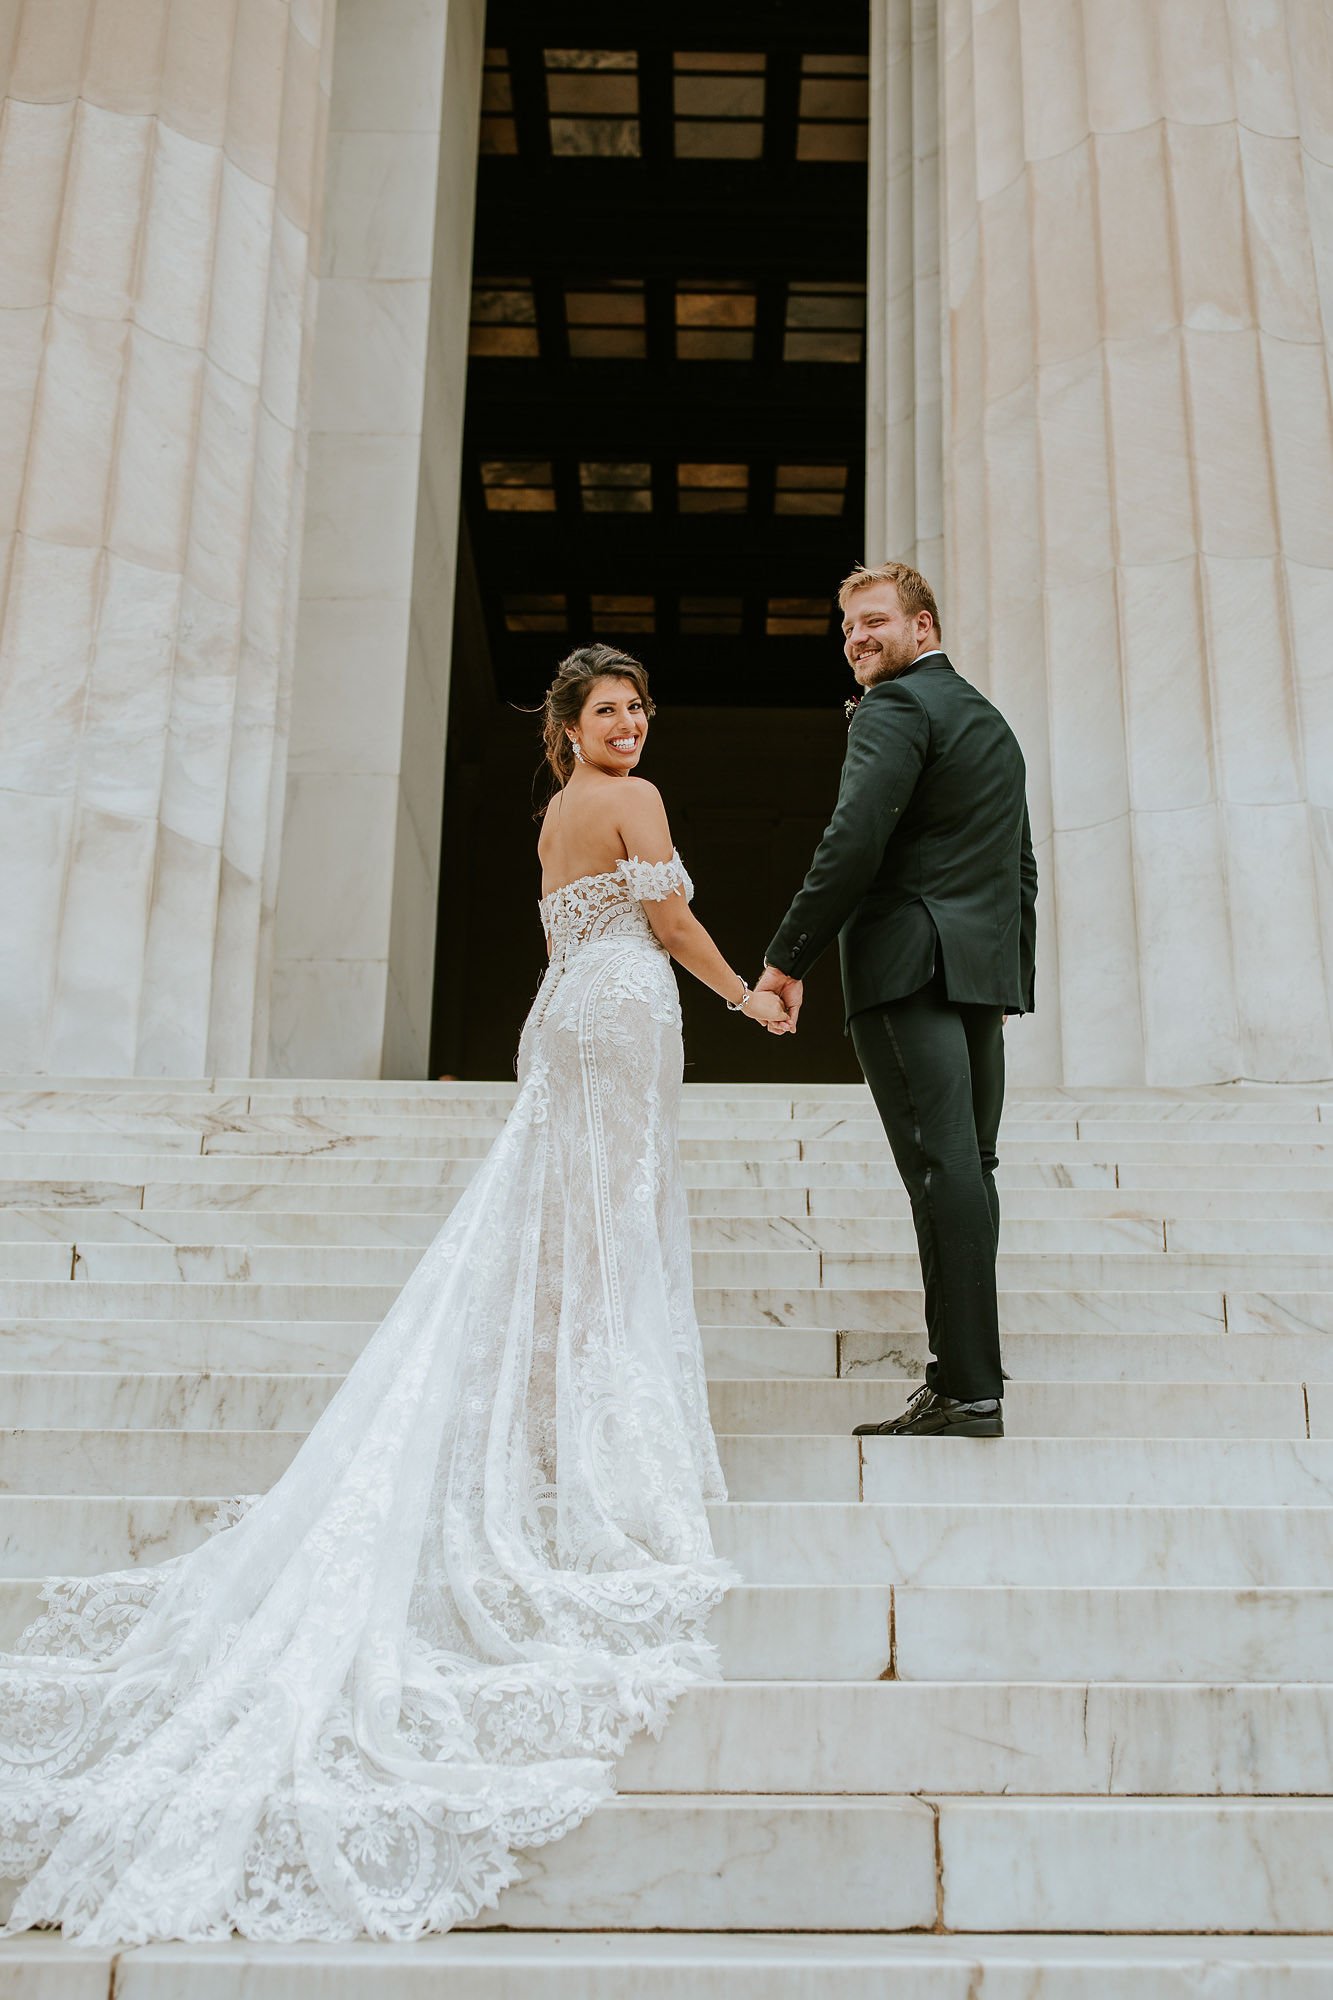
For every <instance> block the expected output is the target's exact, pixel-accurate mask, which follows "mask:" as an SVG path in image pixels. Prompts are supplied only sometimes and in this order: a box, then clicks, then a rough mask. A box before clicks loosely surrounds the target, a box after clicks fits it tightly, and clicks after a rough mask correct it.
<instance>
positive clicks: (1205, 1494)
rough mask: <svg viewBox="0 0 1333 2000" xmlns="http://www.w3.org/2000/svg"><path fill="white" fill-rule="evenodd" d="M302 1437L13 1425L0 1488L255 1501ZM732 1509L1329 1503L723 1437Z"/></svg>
mask: <svg viewBox="0 0 1333 2000" xmlns="http://www.w3.org/2000/svg"><path fill="white" fill-rule="evenodd" d="M305 1435H306V1433H305V1432H304V1431H303V1430H253V1431H246V1430H216V1431H215V1430H179V1429H173V1430H146V1429H118V1430H86V1429H83V1430H61V1429H55V1428H51V1427H47V1428H43V1429H37V1430H10V1431H8V1432H6V1433H5V1435H4V1439H3V1446H4V1449H3V1457H2V1458H0V1492H6V1493H27V1494H39V1493H52V1494H59V1493H64V1494H71V1493H89V1494H106V1495H117V1494H153V1493H158V1494H161V1493H190V1494H201V1493H209V1494H217V1495H226V1494H230V1493H242V1492H243V1493H257V1492H264V1491H267V1489H268V1488H269V1487H270V1486H272V1485H273V1484H274V1482H275V1481H276V1480H277V1479H279V1478H280V1477H281V1475H282V1473H283V1472H284V1471H285V1470H286V1468H287V1466H288V1465H289V1464H290V1463H291V1461H292V1459H293V1458H294V1457H295V1455H296V1453H297V1451H298V1450H299V1449H300V1447H301V1445H302V1443H303V1442H304V1440H305ZM718 1444H719V1450H720V1453H721V1458H722V1467H723V1471H724V1473H725V1475H726V1479H727V1488H728V1491H729V1493H730V1495H731V1497H732V1499H733V1500H737V1501H758V1500H776V1501H793V1500H809V1501H848V1500H856V1499H858V1498H862V1499H865V1500H870V1501H876V1500H877V1501H884V1502H886V1503H907V1502H916V1503H924V1504H953V1503H955V1502H958V1503H965V1504H977V1505H980V1504H984V1503H985V1502H987V1501H991V1502H994V1503H995V1504H996V1505H1018V1504H1022V1505H1040V1506H1045V1505H1052V1504H1055V1505H1072V1504H1075V1503H1078V1504H1083V1505H1086V1506H1126V1505H1158V1506H1175V1507H1183V1506H1191V1505H1193V1506H1200V1507H1209V1506H1228V1505H1232V1506H1277V1505H1290V1506H1298V1507H1315V1506H1330V1505H1333V1442H1331V1441H1329V1440H1326V1439H1321V1440H1314V1441H1311V1440H1307V1439H1304V1438H1302V1439H1299V1440H1296V1439H1252V1438H1246V1439H1234V1438H1222V1439H1219V1438H1191V1439H1176V1438H1159V1439H1151V1440H1144V1439H1140V1438H1020V1437H1014V1438H1005V1439H1003V1440H1000V1439H978V1438H956V1439H952V1440H949V1441H947V1442H946V1443H944V1444H941V1443H940V1441H939V1440H937V1439H933V1438H868V1439H865V1440H857V1439H855V1438H852V1437H847V1436H832V1435H829V1436H823V1437H801V1436H790V1435H789V1436H778V1437H773V1436H764V1435H759V1434H755V1435H750V1436H745V1435H741V1436H726V1435H723V1436H721V1437H719V1440H718Z"/></svg>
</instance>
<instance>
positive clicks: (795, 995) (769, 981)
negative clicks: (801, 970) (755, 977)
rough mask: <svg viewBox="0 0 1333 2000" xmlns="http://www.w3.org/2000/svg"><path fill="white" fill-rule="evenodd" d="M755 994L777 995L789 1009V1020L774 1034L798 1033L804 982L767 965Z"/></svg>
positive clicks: (773, 966)
mask: <svg viewBox="0 0 1333 2000" xmlns="http://www.w3.org/2000/svg"><path fill="white" fill-rule="evenodd" d="M755 992H756V993H776V994H777V996H778V998H779V1000H781V1002H782V1004H783V1006H784V1007H785V1008H786V1009H787V1019H786V1022H785V1023H784V1025H783V1026H782V1027H780V1028H778V1029H776V1030H774V1031H773V1032H775V1033H777V1034H782V1035H794V1034H795V1033H796V1017H797V1015H798V1014H799V1013H800V1011H801V1001H802V998H803V997H804V994H805V986H804V984H803V982H802V981H801V980H799V979H793V978H792V977H791V976H790V974H788V973H786V972H779V971H778V969H777V967H776V966H775V965H766V966H765V967H764V970H763V973H762V975H761V976H760V979H759V983H758V984H757V986H756V987H755Z"/></svg>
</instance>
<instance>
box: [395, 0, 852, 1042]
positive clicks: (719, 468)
mask: <svg viewBox="0 0 1333 2000" xmlns="http://www.w3.org/2000/svg"><path fill="white" fill-rule="evenodd" d="M867 25H868V23H867V8H866V4H865V0H822V4H819V5H815V4H813V0H801V4H799V5H798V4H794V0H766V4H765V5H764V6H762V7H758V6H755V5H753V4H752V0H749V3H748V4H746V3H745V0H721V4H710V5H708V6H704V5H701V4H698V0H690V4H677V5H675V6H673V7H671V8H660V9H659V8H642V9H637V10H634V9H627V8H625V7H624V6H623V5H617V6H614V7H613V6H611V5H609V4H605V3H604V0H490V8H489V13H488V19H487V40H488V47H487V54H486V78H485V96H484V100H483V114H482V145H481V151H482V157H481V163H480V173H479V177H478V199H477V229H476V248H475V261H474V278H473V295H472V336H471V359H470V363H469V374H468V391H467V410H466V420H465V436H464V488H463V492H464V508H463V512H464V526H463V532H462V536H461V542H460V564H459V588H458V608H457V619H456V632H455V642H454V665H453V680H452V688H451V698H450V715H449V746H448V769H447V773H446V782H445V817H444V847H443V865H442V869H441V884H442V887H441V910H440V929H439V947H438V969H437V983H436V1007H435V1023H434V1037H433V1040H434V1049H433V1068H434V1070H435V1072H436V1073H437V1074H438V1073H447V1074H453V1075H457V1076H465V1077H482V1076H496V1075H503V1074H506V1073H507V1072H508V1071H509V1070H510V1069H511V1067H512V1062H513V1054H514V1048H515V1045H516V1042H517V1036H518V1030H519V1027H520V1025H521V1022H522V1017H523V1014H524V1012H525V1011H526V1007H527V1003H528V1001H529V999H530V997H531V994H532V992H533V991H534V990H535V987H536V985H537V982H538V980H539V978H540V976H541V971H542V966H543V961H544V952H543V946H542V938H541V932H540V928H539V926H538V923H537V918H536V909H535V903H536V897H537V894H538V887H539V875H538V870H537V865H536V856H535V839H536V826H535V824H534V821H533V819H532V817H531V815H532V811H533V807H534V805H535V804H536V803H538V802H539V801H540V799H541V798H542V797H544V796H545V790H546V786H545V781H544V780H540V781H539V782H538V785H537V788H536V791H535V792H534V789H533V774H534V770H535V768H536V765H537V762H538V756H539V742H538V725H537V722H536V719H535V718H534V717H532V716H530V715H526V714H524V713H523V712H522V711H523V710H524V709H527V708H531V707H532V706H533V705H534V704H536V703H537V702H539V701H540V699H541V696H542V693H543V691H544V689H545V687H546V685H547V683H548V682H549V680H550V678H551V675H552V672H553V670H554V667H555V665H556V663H557V662H558V660H559V659H560V657H561V656H562V655H563V654H564V653H565V652H567V651H569V650H570V649H571V647H573V646H575V645H578V644H581V643H585V642H586V641H587V640H588V639H590V638H599V639H609V640H612V641H614V642H616V643H619V644H621V645H624V646H626V647H627V648H628V649H629V650H630V651H632V652H635V653H637V654H638V655H639V656H640V657H641V658H642V659H643V660H644V662H645V664H646V665H647V667H648V668H649V671H650V674H651V677H652V685H653V692H654V695H655V697H656V699H657V702H658V705H659V713H658V717H657V720H656V722H655V723H654V725H653V731H652V734H651V737H650V740H649V744H648V750H647V754H646V757H645V760H644V764H643V766H642V769H643V773H644V775H645V776H648V777H651V778H652V779H653V780H654V782H655V783H657V784H658V785H659V786H660V788H661V790H662V793H663V796H664V798H665V800H666V803H667V809H668V812H669V813H670V816H671V820H672V827H673V832H674V834H675V837H676V840H677V843H678V845H679V847H680V849H681V852H682V853H683V855H684V857H685V860H686V863H687V865H688V866H689V868H690V870H691V873H692V874H693V876H694V879H695V883H696V888H697V900H696V904H695V908H696V911H697V913H698V915H699V916H700V917H701V919H702V920H703V922H704V923H706V924H707V925H708V927H709V928H710V930H712V931H713V933H714V935H715V936H716V938H717V940H718V943H719V944H720V945H721V947H722V949H723V951H724V952H726V954H727V955H728V956H729V957H730V958H731V959H732V960H733V962H734V963H736V964H738V965H740V966H742V967H743V968H745V969H746V970H747V971H750V972H751V973H752V972H753V971H754V970H756V969H757V968H758V965H759V962H760V958H761V955H762V951H763V947H764V945H765V943H766V942H767V940H768V938H769V937H770V935H771V934H772V931H773V929H774V927H775V925H776V923H777V920H778V919H779V917H780V916H781V915H782V912H783V910H784V909H785V907H786V904H787V902H788V900H789V899H790V896H791V894H792V893H793V891H794V890H795V889H796V887H797V886H798V885H799V883H800V880H801V876H802V874H803V872H804V868H805V865H806V863H807V861H808V860H809V857H810V854H811V852H812V851H813V848H814V844H815V842H816V840H817V839H818V836H819V833H820V831H821V829H822V827H823V825H824V823H825V821H826V820H827V817H828V812H829V809H830V807H831V805H832V802H833V798H834V796H835V793H836V790H837V774H838V767H839V764H840V762H841V757H842V750H843V745H844V743H845V738H846V723H845V718H844V715H843V712H842V701H843V698H844V696H845V695H846V694H847V693H848V692H850V689H851V682H850V678H849V676H848V673H847V669H846V666H845V664H844V662H843V660H842V658H841V653H840V649H839V639H838V636H837V625H836V605H835V603H834V601H833V591H834V589H835V587H836V584H837V582H838V580H839V578H840V577H842V576H843V575H844V574H845V573H846V571H847V570H848V569H849V568H850V567H851V565H852V563H853V562H855V561H856V560H858V559H860V558H861V557H862V556H863V554H864V553H865V552H864V550H863V547H862V537H863V525H864V516H863V486H864V450H865V445H864V437H865V332H864V321H865V257H866V180H865V176H866V168H865V153H866V115H867V106H866V90H867V85H866V70H867V56H866V42H867ZM681 986H682V1000H683V1002H684V1007H685V1038H686V1059H687V1072H686V1073H687V1076H688V1077H689V1078H691V1079H692V1080H696V1081H711V1080H721V1079H731V1080H747V1079H755V1080H757V1079H770V1078H774V1077H778V1076H781V1077H784V1078H789V1079H791V1080H809V1081H827V1080H832V1079H840V1078H847V1077H853V1076H855V1075H856V1074H857V1072H856V1069H855V1065H854V1062H853V1060H852V1057H851V1053H850V1048H849V1046H848V1044H847V1043H846V1042H845V1040H844V1038H843V1035H842V1019H841V996H840V993H839V989H838V977H837V971H836V966H835V964H834V959H833V956H832V955H830V956H829V958H828V959H827V960H826V961H825V962H824V963H822V964H821V965H820V966H819V967H818V969H817V970H816V972H815V975H814V977H813V979H812V981H811V985H810V990H809V995H808V998H807V1003H806V1011H805V1014H804V1016H803V1019H802V1029H801V1033H800V1035H799V1036H798V1037H797V1038H796V1040H795V1041H794V1042H783V1041H774V1040H773V1039H772V1038H770V1037H767V1036H764V1035H762V1034H760V1033H758V1032H757V1031H756V1030H755V1029H753V1028H752V1027H751V1026H750V1025H749V1024H748V1023H746V1022H743V1021H739V1020H737V1019H736V1018H734V1017H732V1016H730V1015H728V1014H727V1013H726V1010H725V1009H724V1008H723V1007H722V1005H721V1003H720V1002H719V1001H718V1000H717V999H716V997H715V996H714V995H713V994H711V993H708V992H705V991H704V990H703V989H701V988H698V987H696V985H695V982H694V981H692V980H690V979H689V978H688V976H684V975H683V976H682V980H681Z"/></svg>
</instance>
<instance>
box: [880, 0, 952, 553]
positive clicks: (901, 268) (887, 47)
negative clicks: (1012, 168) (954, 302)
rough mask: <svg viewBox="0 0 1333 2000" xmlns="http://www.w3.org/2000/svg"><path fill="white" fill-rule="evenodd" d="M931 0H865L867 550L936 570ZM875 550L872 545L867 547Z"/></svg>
mask: <svg viewBox="0 0 1333 2000" xmlns="http://www.w3.org/2000/svg"><path fill="white" fill-rule="evenodd" d="M938 13H939V0H872V4H871V10H870V187H871V201H870V233H869V241H868V244H867V259H866V266H867V268H866V296H867V299H868V302H869V320H870V332H869V340H868V343H867V350H868V351H867V356H866V360H867V371H866V372H867V379H866V550H867V554H866V557H865V560H866V561H867V562H873V561H875V560H876V554H877V553H878V552H879V551H881V550H886V549H891V550H892V551H893V552H894V554H895V556H896V557H897V559H898V560H899V561H902V562H910V563H912V564H914V565H915V567H916V568H918V569H919V570H921V571H922V572H923V574H924V575H926V576H930V577H934V576H938V575H939V574H940V572H941V564H942V561H943V550H944V480H943V459H942V451H941V444H940V420H941V414H942V411H941V405H942V399H943V374H942V367H941V360H942V350H941V342H940V324H941V322H940V199H939V177H940V161H939V103H938V99H939V59H938V38H937V17H938ZM871 551H875V552H876V554H872V553H870V552H871Z"/></svg>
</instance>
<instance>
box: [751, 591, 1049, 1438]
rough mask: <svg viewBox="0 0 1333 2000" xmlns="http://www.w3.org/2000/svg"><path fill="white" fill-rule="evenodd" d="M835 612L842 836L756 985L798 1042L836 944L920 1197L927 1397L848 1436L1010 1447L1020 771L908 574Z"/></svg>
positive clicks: (1030, 935) (850, 1006) (1024, 976)
mask: <svg viewBox="0 0 1333 2000" xmlns="http://www.w3.org/2000/svg"><path fill="white" fill-rule="evenodd" d="M838 602H839V604H840V605H841V606H842V611H843V625H842V632H843V651H844V652H845V653H846V655H847V659H848V661H849V663H850V665H851V669H852V672H853V674H854V675H855V676H856V679H857V680H858V681H859V682H860V684H861V687H862V689H863V690H864V692H863V694H862V695H861V697H860V700H859V702H858V703H857V704H856V705H855V709H854V712H853V714H852V722H851V728H850V731H849V733H848V737H847V756H846V759H845V760H844V763H843V767H842V783H841V786H840V788H839V792H838V803H837V805H836V806H835V808H834V812H833V818H832V819H831V820H830V822H829V824H828V827H827V828H826V830H825V833H824V837H823V839H822V840H821V841H820V843H819V846H818V848H817V849H816V851H815V857H814V860H813V861H812V862H811V863H810V868H809V872H808V873H807V875H806V878H805V881H804V883H803V884H802V885H801V888H800V890H799V891H798V892H797V896H796V900H795V901H794V902H793V904H792V906H791V908H790V909H789V910H788V912H787V914H786V916H785V917H784V918H783V920H782V922H781V924H780V925H779V926H778V930H777V934H776V936H775V937H774V939H773V942H772V943H771V944H770V945H769V947H768V951H767V952H766V954H765V961H764V962H765V967H766V970H765V972H764V975H763V977H762V978H761V980H760V981H759V985H760V988H761V989H763V988H767V989H768V990H770V991H772V992H775V993H779V994H781V996H782V998H783V1000H784V1001H785V1003H786V1005H787V1009H788V1012H789V1014H790V1017H791V1019H790V1022H789V1024H788V1025H789V1026H790V1027H793V1028H794V1026H795V1023H796V1018H797V1015H798V1013H799V1011H800V1005H801V995H802V983H801V982H802V980H803V978H804V975H805V974H806V972H808V971H809V969H810V967H811V966H812V965H813V964H814V962H815V960H816V959H817V958H818V957H819V955H820V953H821V952H822V951H823V950H824V949H825V947H826V946H827V945H828V944H830V943H831V942H832V940H833V938H834V936H835V935H836V937H837V939H838V945H839V952H840V957H841V962H842V988H843V998H844V1002H845V1005H846V1010H847V1022H848V1027H849V1030H850V1033H851V1037H852V1043H853V1046H854V1047H855V1049H856V1058H857V1061H858V1062H859V1063H860V1065H861V1068H862V1070H863V1072H864V1074H865V1079H866V1082H867V1083H868V1084H869V1085H870V1089H871V1093H872V1095H873V1096H874V1099H875V1104H876V1106H877V1108H878V1111H879V1115H880V1117H881V1118H882V1119H883V1121H884V1130H885V1132H886V1133H887V1134H888V1139H889V1145H890V1147H891V1148H892V1150H893V1157H894V1159H895V1160H896V1162H897V1164H898V1171H899V1173H900V1174H901V1175H902V1177H903V1180H904V1182H905V1184H906V1187H907V1191H908V1194H909V1195H910V1197H911V1202H912V1220H913V1223H914V1224H915V1227H916V1240H917V1245H918V1248H919V1249H920V1253H921V1275H922V1277H923V1279H924V1280H925V1288H926V1328H927V1334H928V1337H929V1342H930V1352H931V1359H930V1363H929V1365H928V1367H927V1369H926V1381H925V1386H924V1387H923V1388H921V1389H918V1390H917V1392H916V1394H915V1395H914V1396H913V1397H912V1399H911V1401H910V1402H909V1403H908V1405H907V1408H906V1410H905V1411H904V1412H903V1414H902V1415H901V1416H900V1417H895V1418H892V1419H891V1420H890V1421H888V1422H887V1423H883V1424H858V1425H857V1426H856V1433H855V1434H856V1435H857V1436H858V1437H865V1436H871V1435H885V1436H887V1435H892V1436H896V1437H923V1436H936V1435H939V1436H955V1437H1002V1436H1003V1435H1004V1417H1003V1414H1002V1409H1001V1399H1002V1397H1003V1394H1004V1378H1003V1375H1002V1374H1001V1370H1000V1334H999V1321H998V1313H997V1309H996V1299H995V1253H996V1249H997V1247H998V1243H999V1232H1000V1205H999V1199H998V1197H997V1195H996V1192H995V1168H996V1165H997V1160H996V1152H995V1146H996V1139H997V1136H998V1133H999V1127H1000V1110H1001V1106H1002V1105H1003V1102H1004V1022H1005V1019H1006V1018H1007V1015H1008V1014H1011V1013H1030V1012H1031V1011H1032V1005H1033V968H1034V948H1035V907H1034V906H1035V903H1036V896H1037V866H1036V862H1035V860H1034V859H1033V854H1032V840H1031V834H1030V831H1029V827H1028V814H1027V804H1026V800H1025V797H1024V776H1025V773H1024V765H1023V753H1022V751H1021V750H1020V749H1019V747H1018V743H1017V740H1016V739H1015V737H1014V734H1013V731H1012V730H1011V729H1010V727H1009V725H1008V723H1007V722H1006V721H1005V719H1004V717H1003V716H1002V715H1001V714H1000V712H999V710H998V709H996V708H993V707H992V706H991V704H990V702H988V701H987V700H986V698H985V696H984V695H982V694H979V693H978V692H977V690H976V688H974V687H972V686H971V685H970V683H969V682H967V681H965V680H963V679H962V678H961V677H960V676H959V675H958V674H957V673H955V671H954V669H953V667H952V665H951V664H950V661H949V659H948V657H947V655H946V654H945V652H944V648H943V644H942V641H941V634H940V620H939V613H938V611H937V609H936V606H935V599H934V596H933V594H932V592H931V588H930V585H929V584H928V583H927V582H926V580H925V578H924V577H923V576H921V575H920V574H919V573H918V572H917V571H916V570H914V569H909V568H908V566H907V564H906V563H883V564H881V565H880V567H879V568H878V569H863V568H861V567H858V568H856V569H855V570H853V571H852V574H851V575H850V576H849V577H848V578H847V579H846V581H845V582H844V584H843V585H842V588H841V589H840V591H839V592H838ZM849 706H850V704H849Z"/></svg>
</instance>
